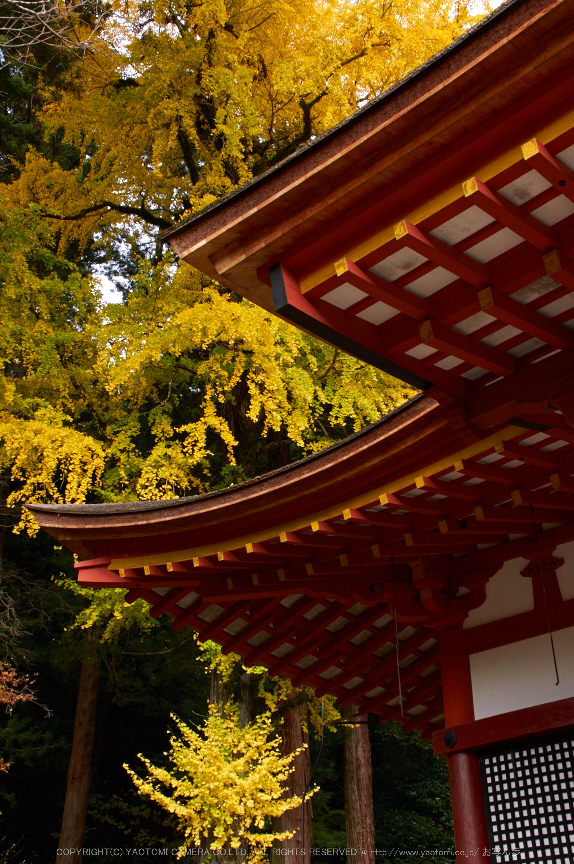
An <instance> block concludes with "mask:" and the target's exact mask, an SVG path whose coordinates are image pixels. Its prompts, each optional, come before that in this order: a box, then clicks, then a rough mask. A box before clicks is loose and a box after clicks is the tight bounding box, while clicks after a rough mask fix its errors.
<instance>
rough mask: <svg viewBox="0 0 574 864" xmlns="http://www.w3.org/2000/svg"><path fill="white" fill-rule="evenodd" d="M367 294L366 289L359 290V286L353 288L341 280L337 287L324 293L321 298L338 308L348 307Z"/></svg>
mask: <svg viewBox="0 0 574 864" xmlns="http://www.w3.org/2000/svg"><path fill="white" fill-rule="evenodd" d="M366 296H367V293H366V291H361V290H360V288H355V286H354V285H350V284H349V283H348V282H343V284H342V285H339V286H338V287H337V288H333V290H332V291H329V293H328V294H324V295H323V297H322V298H321V299H322V300H325V301H326V302H327V303H330V304H331V305H332V306H337V308H338V309H348V308H349V306H353V304H354V303H358V302H359V300H362V299H363V298H364V297H366Z"/></svg>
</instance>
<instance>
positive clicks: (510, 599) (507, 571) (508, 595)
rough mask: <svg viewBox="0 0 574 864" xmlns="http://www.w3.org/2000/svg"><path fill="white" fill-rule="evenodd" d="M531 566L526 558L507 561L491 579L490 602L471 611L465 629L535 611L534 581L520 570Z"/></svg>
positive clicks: (487, 599)
mask: <svg viewBox="0 0 574 864" xmlns="http://www.w3.org/2000/svg"><path fill="white" fill-rule="evenodd" d="M527 564H528V561H526V559H524V558H514V559H513V560H512V561H506V562H505V564H504V565H503V566H502V568H501V569H500V570H499V571H498V573H496V574H495V575H494V576H493V577H492V578H491V579H490V580H489V582H488V584H487V586H486V601H485V602H484V603H483V604H482V606H479V607H478V609H473V610H472V611H471V612H469V614H468V617H467V619H466V621H465V622H464V625H463V626H464V627H465V628H469V627H478V625H479V624H488V622H489V621H499V620H500V619H501V618H510V616H512V615H519V614H520V613H521V612H530V610H531V609H534V593H533V590H532V579H525V578H524V576H521V575H520V571H521V570H523V569H524V567H526V565H527ZM573 581H574V580H573ZM573 590H574V587H573Z"/></svg>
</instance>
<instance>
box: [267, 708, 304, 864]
mask: <svg viewBox="0 0 574 864" xmlns="http://www.w3.org/2000/svg"><path fill="white" fill-rule="evenodd" d="M305 711H306V707H305V706H304V705H299V706H297V707H296V708H292V709H291V711H287V712H286V714H285V716H284V718H283V724H282V727H281V755H283V756H286V755H287V754H288V753H292V752H293V751H294V750H297V749H298V748H299V747H302V746H303V745H304V744H307V745H308V743H309V735H308V734H307V733H306V732H305V731H304V730H303V725H302V720H303V717H304V712H305ZM293 764H294V766H295V770H294V771H292V772H291V774H290V775H289V777H288V779H287V780H286V784H285V785H286V790H285V797H286V798H291V797H292V796H293V795H299V796H301V797H303V795H304V794H305V790H306V788H307V785H308V783H309V776H310V773H311V764H310V758H309V747H308V746H307V747H306V748H305V750H303V752H302V753H299V754H298V755H297V756H296V757H295V759H294V760H293ZM304 809H305V819H304V820H303V807H295V808H294V809H293V810H287V812H285V813H283V815H282V816H278V817H277V818H276V819H274V825H273V830H274V831H294V832H295V833H294V835H293V837H291V839H290V840H277V841H275V842H274V844H273V849H274V850H275V849H276V850H285V853H286V854H288V855H289V858H290V860H293V861H300V862H301V864H310V860H311V854H310V847H311V819H312V818H313V807H312V804H311V800H310V799H307V800H306V801H305V804H304ZM303 821H304V822H305V825H304V830H305V837H304V838H302V836H301V835H302V831H301V829H302V823H303ZM302 849H304V850H305V854H304V855H302V854H301V850H302ZM275 857H276V858H277V860H279V854H277V853H276V852H275V854H273V853H272V856H271V860H272V861H273V860H275ZM283 860H284V859H283Z"/></svg>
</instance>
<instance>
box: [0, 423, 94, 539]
mask: <svg viewBox="0 0 574 864" xmlns="http://www.w3.org/2000/svg"><path fill="white" fill-rule="evenodd" d="M65 420H66V418H65V417H63V416H62V415H59V414H58V413H57V412H55V411H53V410H48V409H46V410H39V411H38V412H37V413H36V415H35V417H34V418H33V419H31V420H22V419H19V418H17V417H13V416H10V415H9V414H8V413H6V412H3V413H0V472H6V473H8V475H9V476H10V478H11V480H12V481H13V482H14V483H15V488H13V490H12V491H11V492H10V494H9V495H8V498H7V502H6V503H7V505H8V506H9V507H16V506H17V505H20V504H23V503H25V502H27V501H30V502H32V501H36V502H44V501H51V502H61V503H66V504H77V503H81V502H83V501H84V500H85V498H86V495H87V493H88V491H90V490H91V489H92V487H93V486H95V485H96V484H97V483H98V480H99V478H100V476H101V474H102V471H103V470H104V449H103V447H102V445H101V444H100V442H99V441H96V440H94V439H93V438H91V437H89V436H87V435H84V434H82V433H81V432H78V431H76V430H75V429H72V428H70V427H69V426H67V425H65ZM22 528H27V529H28V531H29V532H30V533H35V532H36V531H37V524H36V522H35V520H34V519H33V517H32V516H31V514H30V513H28V511H27V510H24V511H23V513H22V518H21V521H20V523H19V525H18V526H16V528H15V529H14V530H15V531H19V530H21V529H22Z"/></svg>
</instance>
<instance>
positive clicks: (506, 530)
mask: <svg viewBox="0 0 574 864" xmlns="http://www.w3.org/2000/svg"><path fill="white" fill-rule="evenodd" d="M509 509H510V508H509ZM512 512H513V511H512V510H510V513H509V517H508V522H503V521H500V522H489V523H487V524H485V523H484V521H476V520H474V519H466V520H461V521H463V522H464V524H462V525H461V522H457V521H455V520H454V519H442V520H441V521H440V522H439V523H438V524H439V530H440V533H441V534H448V535H450V536H452V535H456V539H457V542H460V536H459V535H461V534H465V533H466V534H470V535H474V534H477V535H482V536H484V533H485V531H488V532H489V533H490V534H502V535H503V536H504V535H505V534H528V533H530V532H531V531H536V530H540V524H538V525H537V524H536V523H534V524H532V520H531V522H530V526H529V525H528V523H525V522H513V521H512ZM475 542H476V543H485V542H489V541H485V540H479V539H478V537H477V538H476V539H475Z"/></svg>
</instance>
